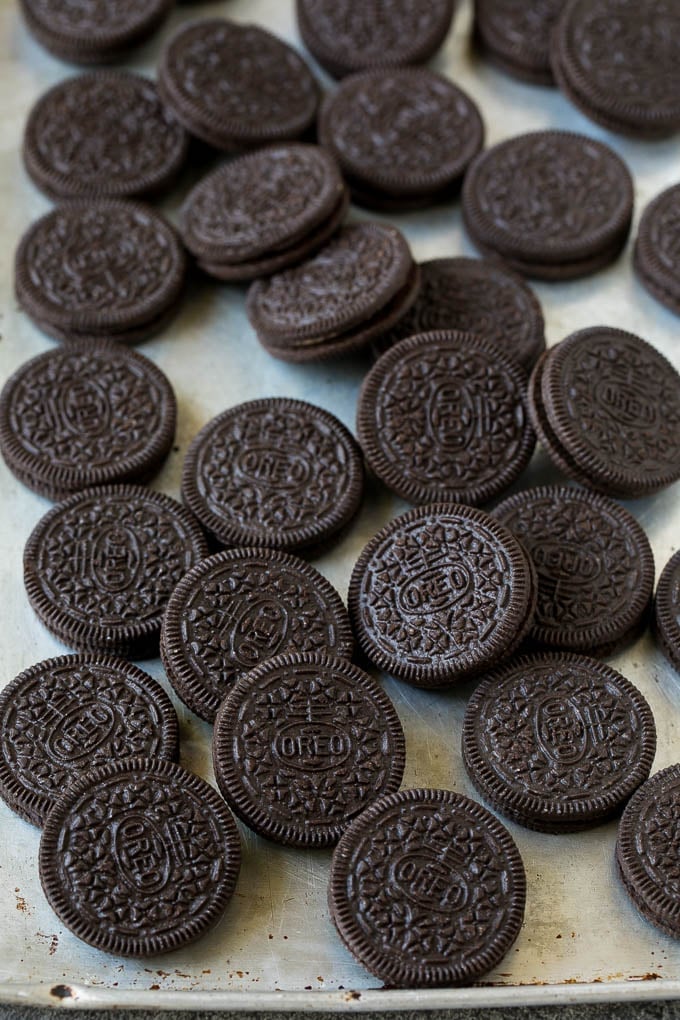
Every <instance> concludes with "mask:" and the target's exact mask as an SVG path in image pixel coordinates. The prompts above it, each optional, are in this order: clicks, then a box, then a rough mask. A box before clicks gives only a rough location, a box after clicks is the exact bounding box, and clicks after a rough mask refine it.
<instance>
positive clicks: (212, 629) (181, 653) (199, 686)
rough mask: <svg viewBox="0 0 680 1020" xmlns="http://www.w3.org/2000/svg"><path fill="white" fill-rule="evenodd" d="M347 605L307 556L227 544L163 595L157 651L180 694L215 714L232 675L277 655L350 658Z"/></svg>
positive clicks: (207, 714)
mask: <svg viewBox="0 0 680 1020" xmlns="http://www.w3.org/2000/svg"><path fill="white" fill-rule="evenodd" d="M353 650H354V639H353V636H352V629H351V627H350V623H349V618H348V616H347V610H346V609H345V607H344V605H343V604H342V599H341V598H340V596H339V595H338V593H337V592H336V590H335V588H333V586H332V585H331V584H330V582H329V581H327V580H326V578H325V577H323V575H322V574H320V573H319V572H318V571H317V570H315V569H314V568H313V567H312V566H310V564H309V563H305V562H304V560H301V559H298V558H297V557H296V556H290V555H288V554H287V553H282V552H277V551H276V550H274V549H229V550H227V551H226V552H223V553H219V554H218V555H217V556H209V557H208V559H205V560H202V561H201V563H199V564H198V565H197V566H196V567H194V568H193V570H191V571H189V573H188V574H187V575H186V576H185V577H183V578H182V580H181V581H180V583H179V584H178V585H177V587H176V588H175V590H174V592H173V593H172V595H171V597H170V601H169V602H168V608H167V610H166V612H165V616H164V618H163V629H162V632H161V658H162V660H163V665H164V666H165V671H166V673H167V674H168V679H169V681H170V683H171V684H172V686H173V687H174V689H175V691H176V692H177V694H178V695H179V696H180V698H181V699H182V701H183V702H184V703H185V704H186V705H188V706H189V708H190V709H191V710H192V711H193V712H195V713H196V714H197V715H200V716H201V718H202V719H206V720H207V721H208V722H212V721H213V720H214V718H215V713H216V712H217V709H218V708H219V706H220V704H221V703H222V701H223V700H224V697H225V696H226V694H228V693H229V691H230V690H231V688H232V687H233V685H234V683H235V682H236V681H237V680H238V679H239V677H241V676H242V675H243V674H244V673H247V672H248V671H249V670H251V669H254V668H255V667H256V666H259V665H260V664H261V663H262V662H266V661H267V660H268V659H271V658H273V657H274V656H275V655H281V654H284V653H286V654H290V653H292V652H323V653H327V654H328V655H334V656H336V657H337V658H341V659H350V658H351V657H352V652H353Z"/></svg>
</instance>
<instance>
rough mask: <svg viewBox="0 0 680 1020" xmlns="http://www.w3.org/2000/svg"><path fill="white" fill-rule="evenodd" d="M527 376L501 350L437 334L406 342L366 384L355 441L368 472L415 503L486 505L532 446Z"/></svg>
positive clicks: (376, 367)
mask: <svg viewBox="0 0 680 1020" xmlns="http://www.w3.org/2000/svg"><path fill="white" fill-rule="evenodd" d="M526 384H527V380H526V376H525V374H524V372H523V371H522V369H521V368H520V367H519V366H518V365H516V364H515V362H514V361H513V360H512V359H511V358H508V357H506V356H505V354H502V353H501V352H500V351H499V350H498V348H497V347H496V346H495V345H494V344H492V343H487V342H486V340H484V339H479V338H478V337H476V336H472V335H471V334H469V333H458V332H455V331H453V330H448V331H447V330H441V331H440V332H438V333H423V334H419V335H416V336H412V337H409V338H407V339H406V340H402V341H401V342H400V343H398V344H397V345H396V346H394V347H392V348H391V349H390V350H388V351H386V352H385V354H383V355H382V357H380V358H379V359H378V361H377V362H376V363H375V365H374V366H373V368H372V369H371V371H370V372H369V373H368V375H367V376H366V378H365V379H364V382H363V385H362V387H361V392H360V394H359V401H358V405H357V436H358V439H359V443H360V445H361V448H362V450H363V452H364V456H365V458H366V462H367V464H368V466H369V467H370V468H371V470H372V471H373V472H374V474H376V475H377V476H378V478H380V480H381V481H382V482H384V484H385V485H387V486H388V488H390V489H392V490H393V491H394V492H396V493H397V495H399V496H401V497H402V498H403V499H407V500H410V501H411V502H413V503H434V502H437V501H439V502H446V503H449V502H450V503H467V504H468V505H476V504H478V503H486V502H488V501H489V500H491V499H493V497H494V496H496V495H498V494H499V493H500V492H503V490H504V489H506V488H507V487H508V486H510V485H511V484H512V482H513V481H515V479H516V478H517V477H518V476H519V475H520V474H521V473H522V471H523V470H524V468H525V467H526V466H527V464H528V463H529V460H530V458H531V455H532V453H533V450H534V446H535V442H536V439H535V436H534V431H533V429H532V427H531V422H530V420H529V416H528V413H527V407H526Z"/></svg>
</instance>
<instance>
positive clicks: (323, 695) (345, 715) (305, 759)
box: [213, 654, 406, 847]
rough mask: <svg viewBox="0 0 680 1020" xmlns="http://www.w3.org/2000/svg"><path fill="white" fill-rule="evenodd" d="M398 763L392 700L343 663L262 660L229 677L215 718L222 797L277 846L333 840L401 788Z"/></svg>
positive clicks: (399, 738)
mask: <svg viewBox="0 0 680 1020" xmlns="http://www.w3.org/2000/svg"><path fill="white" fill-rule="evenodd" d="M405 761H406V757H405V748H404V733H403V730H402V728H401V723H400V722H399V717H398V715H397V713H396V711H395V709H394V706H393V705H392V702H391V701H390V699H389V698H388V697H387V695H386V694H385V693H384V691H383V690H382V688H381V687H380V686H379V685H378V683H377V682H376V681H375V680H374V679H373V678H372V677H370V676H369V675H368V674H367V673H364V672H363V671H362V670H360V669H358V668H357V667H356V666H353V665H352V664H351V663H349V662H347V661H346V660H344V659H338V658H328V657H326V656H323V655H313V654H312V655H280V656H277V657H276V658H274V659H270V660H269V661H268V662H265V663H263V664H262V665H260V666H258V667H257V668H256V669H254V670H253V671H252V672H250V673H247V674H246V675H245V676H243V677H241V679H240V680H238V681H237V682H236V684H235V685H234V687H233V688H232V689H231V691H230V692H229V694H228V695H227V697H226V698H225V700H224V701H223V702H222V705H221V707H220V710H219V712H218V713H217V718H216V720H215V736H214V741H213V764H214V768H215V777H216V779H217V785H218V786H219V788H220V790H221V792H222V794H223V796H224V797H225V799H226V801H227V803H228V804H229V805H230V807H231V808H232V809H233V810H234V811H235V813H236V814H237V815H238V817H239V818H240V819H241V820H242V821H243V822H245V824H246V825H247V826H248V827H249V828H251V829H253V830H254V831H255V832H258V833H259V834H260V835H261V836H265V837H266V838H267V839H271V840H273V841H274V842H276V843H282V844H284V845H285V846H297V847H326V846H333V844H335V843H337V841H338V839H339V838H340V835H341V833H342V832H343V831H344V830H345V829H346V827H347V825H348V824H349V823H350V822H351V821H352V819H354V818H355V817H356V816H357V815H358V814H360V813H361V812H362V811H365V810H366V808H367V807H368V805H369V804H371V803H372V802H373V801H374V800H375V799H376V798H377V797H379V796H381V794H386V793H393V792H394V791H395V790H398V789H399V784H400V783H401V778H402V775H403V773H404V764H405Z"/></svg>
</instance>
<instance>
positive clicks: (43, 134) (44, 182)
mask: <svg viewBox="0 0 680 1020" xmlns="http://www.w3.org/2000/svg"><path fill="white" fill-rule="evenodd" d="M188 140H189V136H188V135H187V133H186V131H185V130H184V128H183V127H182V125H181V124H180V123H179V121H177V120H176V119H175V117H174V116H173V114H172V113H170V111H169V110H167V109H166V108H165V107H164V106H163V104H162V103H161V101H160V99H159V97H158V92H157V91H156V86H155V85H154V83H153V82H151V81H149V80H148V79H147V78H142V77H141V76H140V75H138V74H133V73H132V72H131V71H123V70H116V71H98V72H97V73H95V74H83V75H80V76H78V77H76V78H67V79H66V80H65V81H62V82H59V83H58V84H57V85H54V86H53V87H52V88H51V89H49V90H48V91H47V92H46V93H45V94H44V95H43V96H41V98H40V99H39V100H38V102H37V103H36V104H35V106H34V107H33V109H32V110H31V113H30V114H29V117H28V121H27V122H26V129H25V131H24V145H23V157H24V166H25V167H26V170H27V171H28V173H29V175H30V177H31V178H32V180H33V182H34V183H35V184H36V185H37V186H38V187H39V188H40V189H41V190H42V191H44V192H45V194H46V195H48V196H49V197H50V198H54V199H60V198H106V197H116V196H120V197H134V196H138V195H146V194H153V193H155V192H157V191H160V190H161V189H162V188H164V187H166V186H167V185H168V184H169V183H170V182H171V181H172V180H173V179H174V177H175V176H176V174H177V173H178V172H179V170H180V169H181V167H182V165H183V164H184V161H185V159H186V155H187V148H188Z"/></svg>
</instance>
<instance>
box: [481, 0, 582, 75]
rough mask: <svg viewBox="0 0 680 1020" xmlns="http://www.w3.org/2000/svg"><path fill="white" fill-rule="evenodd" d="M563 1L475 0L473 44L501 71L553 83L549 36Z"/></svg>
mask: <svg viewBox="0 0 680 1020" xmlns="http://www.w3.org/2000/svg"><path fill="white" fill-rule="evenodd" d="M563 7H564V0H530V2H529V3H527V0H475V23H474V37H475V43H476V44H477V47H478V49H479V50H480V51H481V53H482V54H483V55H484V56H485V57H486V58H487V59H488V60H489V61H491V63H493V64H495V65H496V66H497V67H499V68H500V69H501V70H502V71H505V72H507V74H511V75H512V76H513V78H520V79H522V80H523V81H527V82H529V83H530V84H532V85H554V84H555V79H554V77H553V73H552V68H551V66H550V37H551V35H552V31H553V29H554V27H555V23H556V22H557V18H558V16H559V15H560V14H561V12H562V9H563Z"/></svg>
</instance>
